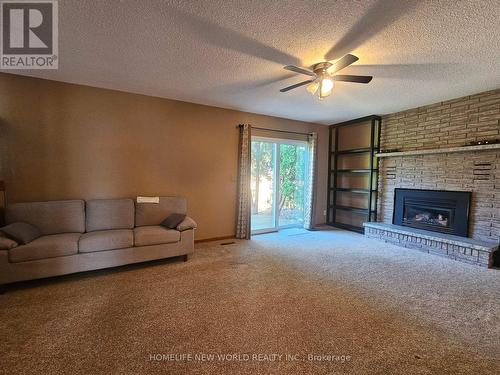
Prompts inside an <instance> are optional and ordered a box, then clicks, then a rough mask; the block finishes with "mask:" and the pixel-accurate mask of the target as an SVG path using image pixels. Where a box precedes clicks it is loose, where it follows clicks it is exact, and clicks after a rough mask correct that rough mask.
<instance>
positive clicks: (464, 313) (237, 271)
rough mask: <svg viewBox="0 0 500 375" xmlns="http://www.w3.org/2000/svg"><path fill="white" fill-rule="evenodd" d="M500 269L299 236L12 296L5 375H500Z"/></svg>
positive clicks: (7, 302)
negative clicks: (286, 374)
mask: <svg viewBox="0 0 500 375" xmlns="http://www.w3.org/2000/svg"><path fill="white" fill-rule="evenodd" d="M499 312H500V270H491V269H489V270H488V269H483V268H480V267H477V266H471V265H468V264H463V263H459V262H456V261H452V260H449V259H445V258H441V257H438V256H434V255H429V254H424V253H420V252H418V251H415V250H408V249H404V248H399V247H396V246H392V245H388V244H384V243H382V242H378V241H376V240H371V239H367V238H365V237H363V236H361V235H359V234H355V233H351V232H346V231H341V230H324V231H315V232H306V231H303V230H298V229H293V230H286V231H283V232H280V233H274V234H266V235H260V236H255V237H253V239H252V240H251V241H235V243H234V244H230V245H225V246H222V245H221V244H220V242H216V243H206V244H200V245H198V246H197V252H196V254H195V255H193V256H192V257H191V258H190V260H189V261H188V262H186V263H184V262H182V261H179V260H169V261H161V262H152V263H148V264H144V265H134V266H126V267H121V268H118V269H112V270H106V271H95V272H90V273H84V274H79V275H72V276H64V277H59V278H53V279H49V280H42V281H37V282H28V283H21V284H17V285H14V286H12V287H11V288H9V289H8V290H7V292H6V293H4V294H3V295H0V373H1V374H156V373H158V374H160V373H161V374H188V373H189V374H191V373H192V374H226V373H227V374H243V373H248V374H261V373H262V374H274V373H283V374H285V373H289V374H499V373H500V362H499V360H498V354H499V353H500V317H499Z"/></svg>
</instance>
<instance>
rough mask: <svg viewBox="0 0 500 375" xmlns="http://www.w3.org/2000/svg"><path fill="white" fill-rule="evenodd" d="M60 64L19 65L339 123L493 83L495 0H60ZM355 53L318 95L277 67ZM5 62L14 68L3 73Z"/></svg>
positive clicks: (497, 65) (71, 78) (496, 68)
mask: <svg viewBox="0 0 500 375" xmlns="http://www.w3.org/2000/svg"><path fill="white" fill-rule="evenodd" d="M59 9H60V10H59V25H60V26H59V38H60V45H59V51H60V60H59V70H58V71H16V72H15V73H16V74H17V73H20V74H28V75H32V76H35V77H42V78H48V79H53V80H58V81H64V82H72V83H79V84H85V85H90V86H96V87H103V88H110V89H116V90H122V91H128V92H134V93H141V94H146V95H153V96H159V97H165V98H171V99H178V100H184V101H189V102H195V103H201V104H207V105H214V106H219V107H224V108H232V109H239V110H244V111H248V112H256V113H263V114H268V115H274V116H280V117H286V118H291V119H297V120H305V121H312V122H320V123H325V124H330V123H335V122H338V121H342V120H348V119H352V118H356V117H360V116H364V115H369V114H385V113H390V112H395V111H399V110H403V109H407V108H412V107H416V106H420V105H424V104H429V103H433V102H436V101H440V100H444V99H451V98H455V97H460V96H463V95H467V94H472V93H476V92H480V91H485V90H489V89H493V88H497V87H499V85H500V47H499V40H500V26H499V25H500V23H499V21H498V20H499V19H500V5H499V2H498V0H481V1H479V0H470V1H438V0H436V1H402V0H401V1H392V0H389V1H382V0H380V1H352V0H344V1H303V0H288V1H287V0H282V1H271V0H269V1H263V0H258V1H252V0H247V1H243V0H236V1H227V0H212V1H160V0H154V1H153V0H147V1H146V0H145V1H132V0H123V1H118V0H113V1H110V0H106V1H97V0H94V1H90V0H86V1H82V0H64V1H59ZM346 53H353V54H355V55H357V56H358V57H359V58H360V60H359V61H358V62H357V63H356V64H355V65H353V66H352V67H349V68H346V69H344V70H343V71H342V74H365V75H367V74H369V75H373V76H374V79H373V81H372V82H371V83H370V84H368V85H361V84H353V83H336V87H335V89H334V94H333V96H332V97H330V98H328V99H326V100H324V101H322V102H320V101H318V99H316V98H314V97H312V96H311V95H310V94H308V93H307V92H306V90H305V88H304V87H302V88H299V89H296V90H293V91H290V92H288V93H280V92H279V91H278V90H279V89H280V88H281V87H284V86H287V85H290V84H293V83H297V82H300V81H302V80H305V79H307V77H306V76H301V75H292V74H290V72H286V71H284V70H283V69H282V67H283V66H284V65H287V64H299V65H302V66H310V65H311V64H314V63H316V62H319V61H323V60H325V59H326V60H330V61H333V60H335V59H338V58H339V57H341V56H342V55H344V54H346ZM10 72H12V71H10Z"/></svg>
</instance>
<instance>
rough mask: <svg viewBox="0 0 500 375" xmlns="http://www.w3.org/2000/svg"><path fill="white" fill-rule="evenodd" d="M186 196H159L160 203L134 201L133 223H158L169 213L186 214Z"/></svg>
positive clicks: (137, 224)
mask: <svg viewBox="0 0 500 375" xmlns="http://www.w3.org/2000/svg"><path fill="white" fill-rule="evenodd" d="M186 211H187V203H186V198H181V197H160V203H136V204H135V225H136V226H137V227H141V226H146V225H160V223H161V222H162V221H163V220H165V218H166V217H168V216H169V215H170V214H174V213H176V214H184V215H185V214H186Z"/></svg>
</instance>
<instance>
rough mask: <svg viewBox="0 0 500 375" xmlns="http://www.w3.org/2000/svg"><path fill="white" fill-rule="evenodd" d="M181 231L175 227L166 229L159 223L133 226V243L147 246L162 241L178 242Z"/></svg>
mask: <svg viewBox="0 0 500 375" xmlns="http://www.w3.org/2000/svg"><path fill="white" fill-rule="evenodd" d="M180 240H181V233H180V232H179V231H178V230H175V229H168V228H165V227H162V226H159V225H151V226H145V227H137V228H134V245H135V246H149V245H160V244H164V243H173V242H179V241H180Z"/></svg>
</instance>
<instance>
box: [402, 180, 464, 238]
mask: <svg viewBox="0 0 500 375" xmlns="http://www.w3.org/2000/svg"><path fill="white" fill-rule="evenodd" d="M470 199H471V192H468V191H446V190H418V189H401V188H396V189H395V190H394V212H393V218H392V223H393V224H396V225H403V226H408V227H413V228H419V229H426V230H430V231H433V232H441V233H448V234H454V235H457V236H463V237H467V236H468V231H469V208H470Z"/></svg>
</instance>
